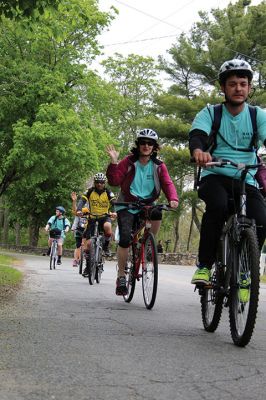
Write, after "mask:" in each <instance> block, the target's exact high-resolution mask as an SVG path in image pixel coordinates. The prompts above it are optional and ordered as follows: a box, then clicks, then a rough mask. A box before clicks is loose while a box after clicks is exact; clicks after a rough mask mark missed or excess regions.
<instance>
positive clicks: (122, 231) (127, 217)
mask: <svg viewBox="0 0 266 400" xmlns="http://www.w3.org/2000/svg"><path fill="white" fill-rule="evenodd" d="M150 217H151V220H152V221H161V219H162V211H161V210H158V209H157V208H155V209H153V210H152V212H151V216H150ZM142 218H143V212H140V213H138V214H132V213H131V212H129V211H128V210H127V209H124V210H120V211H118V212H117V222H118V228H119V243H118V244H119V246H120V247H123V248H128V247H129V245H130V241H131V232H132V229H133V230H134V229H135V226H136V225H137V224H139V222H140V221H141V219H142Z"/></svg>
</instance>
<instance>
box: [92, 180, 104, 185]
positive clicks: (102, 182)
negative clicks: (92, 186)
mask: <svg viewBox="0 0 266 400" xmlns="http://www.w3.org/2000/svg"><path fill="white" fill-rule="evenodd" d="M94 182H95V183H101V184H103V185H104V184H105V182H104V181H94Z"/></svg>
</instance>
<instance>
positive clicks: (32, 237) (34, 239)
mask: <svg viewBox="0 0 266 400" xmlns="http://www.w3.org/2000/svg"><path fill="white" fill-rule="evenodd" d="M39 231H40V223H39V218H38V217H37V216H33V215H31V216H30V224H29V246H32V247H37V246H38V241H39Z"/></svg>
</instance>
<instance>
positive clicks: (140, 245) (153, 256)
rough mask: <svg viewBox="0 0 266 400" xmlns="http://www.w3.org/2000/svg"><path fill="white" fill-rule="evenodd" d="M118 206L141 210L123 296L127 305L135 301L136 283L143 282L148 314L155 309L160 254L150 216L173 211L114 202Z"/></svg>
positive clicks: (133, 232)
mask: <svg viewBox="0 0 266 400" xmlns="http://www.w3.org/2000/svg"><path fill="white" fill-rule="evenodd" d="M115 205H117V206H126V207H127V208H128V209H129V210H130V209H132V210H133V209H135V210H136V209H137V210H141V213H140V215H138V217H137V218H136V221H135V224H134V226H133V230H132V234H131V238H132V239H131V243H130V247H129V255H128V260H127V264H126V267H125V276H126V282H127V289H128V294H127V295H124V296H123V297H124V300H125V302H126V303H130V302H131V300H132V299H133V296H134V292H135V286H136V281H139V280H140V279H142V294H143V299H144V304H145V306H146V308H147V309H148V310H151V309H152V307H153V306H154V303H155V300H156V295H157V287H158V253H157V244H156V240H155V237H154V235H153V233H152V232H151V231H150V228H151V214H152V211H153V210H155V209H158V210H165V211H170V210H172V209H171V208H170V207H169V206H168V205H166V204H157V205H147V204H145V203H143V202H115Z"/></svg>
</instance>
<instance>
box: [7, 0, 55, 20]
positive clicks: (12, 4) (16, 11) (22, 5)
mask: <svg viewBox="0 0 266 400" xmlns="http://www.w3.org/2000/svg"><path fill="white" fill-rule="evenodd" d="M59 2H60V0H1V3H0V14H2V15H4V16H5V17H7V18H10V19H19V18H21V17H27V18H29V17H38V15H42V14H43V13H44V11H45V10H46V9H49V8H51V9H56V8H57V6H58V3H59Z"/></svg>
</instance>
